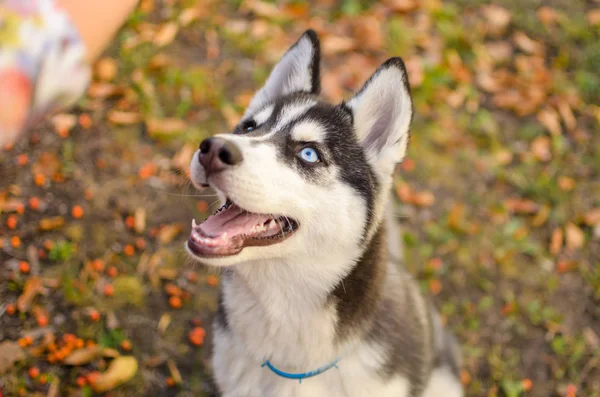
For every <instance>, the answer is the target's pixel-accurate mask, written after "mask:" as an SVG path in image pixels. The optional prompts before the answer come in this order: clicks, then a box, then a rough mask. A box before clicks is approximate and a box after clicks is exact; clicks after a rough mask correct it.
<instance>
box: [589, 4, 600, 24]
mask: <svg viewBox="0 0 600 397" xmlns="http://www.w3.org/2000/svg"><path fill="white" fill-rule="evenodd" d="M586 19H587V21H588V23H589V24H590V25H600V8H596V9H595V10H590V11H588V13H587V15H586Z"/></svg>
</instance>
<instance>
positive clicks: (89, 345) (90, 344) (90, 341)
mask: <svg viewBox="0 0 600 397" xmlns="http://www.w3.org/2000/svg"><path fill="white" fill-rule="evenodd" d="M85 345H86V346H87V347H91V346H96V342H94V341H93V340H91V339H90V340H87V341H85Z"/></svg>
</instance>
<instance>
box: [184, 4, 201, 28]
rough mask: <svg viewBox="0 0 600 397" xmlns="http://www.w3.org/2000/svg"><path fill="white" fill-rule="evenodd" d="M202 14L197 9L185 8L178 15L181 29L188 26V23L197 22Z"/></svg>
mask: <svg viewBox="0 0 600 397" xmlns="http://www.w3.org/2000/svg"><path fill="white" fill-rule="evenodd" d="M201 15H202V14H201V13H200V9H199V8H198V7H194V8H186V9H185V10H183V11H181V14H179V23H180V24H181V26H182V27H186V26H188V25H189V24H190V23H192V22H194V21H196V20H198V19H199V18H200V16H201Z"/></svg>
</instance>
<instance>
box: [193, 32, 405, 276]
mask: <svg viewBox="0 0 600 397" xmlns="http://www.w3.org/2000/svg"><path fill="white" fill-rule="evenodd" d="M319 88H320V76H319V40H318V38H317V35H316V33H315V32H313V31H307V32H306V33H304V35H302V37H301V38H300V39H299V40H298V41H297V42H296V44H294V45H293V46H292V47H291V48H290V49H289V50H288V51H287V52H286V53H285V55H284V56H283V58H282V59H281V61H280V62H279V63H278V64H277V65H276V66H275V68H274V69H273V71H272V72H271V75H270V76H269V78H268V79H267V82H266V83H265V85H264V87H263V88H262V89H261V90H260V91H259V92H258V93H257V94H256V95H255V97H254V98H253V99H252V101H251V103H250V105H249V106H248V109H247V110H246V113H245V114H244V116H243V117H242V120H241V121H240V123H239V124H238V126H237V127H236V128H235V130H234V131H233V132H231V133H227V134H219V135H216V136H214V137H212V138H208V139H206V140H204V141H203V142H202V143H201V145H200V148H199V150H198V151H197V152H196V153H195V154H194V156H193V158H192V162H191V178H192V182H193V183H194V185H195V186H197V187H198V188H203V187H207V186H211V187H213V188H214V189H215V190H216V191H217V192H218V193H219V195H220V196H221V197H222V199H223V202H224V205H223V207H221V209H219V210H218V211H217V213H215V214H214V215H212V216H210V217H208V218H207V219H206V220H205V221H204V222H203V223H201V224H200V225H196V224H195V221H194V222H193V225H192V233H191V236H190V239H189V240H188V251H189V252H190V254H191V255H192V256H194V257H197V258H198V259H200V260H201V261H202V262H203V263H205V264H207V265H214V266H229V265H236V264H240V263H244V262H250V261H256V260H266V259H286V258H291V259H293V258H315V259H317V260H327V259H329V258H340V257H342V258H349V259H350V258H355V257H356V255H357V254H359V253H360V251H361V250H362V249H364V246H365V244H366V242H368V241H369V239H370V238H371V236H372V234H373V233H374V231H375V229H376V227H377V225H378V224H379V223H380V222H381V220H382V217H383V212H384V205H385V202H386V198H387V196H388V191H389V188H390V186H391V183H392V174H393V171H394V168H395V165H396V164H397V163H398V162H400V161H401V160H402V159H403V157H404V155H405V152H406V146H407V143H408V132H409V126H410V122H411V118H412V103H411V98H410V91H409V86H408V80H407V75H406V69H405V67H404V64H403V62H402V60H401V59H400V58H391V59H389V60H388V61H387V62H385V63H384V64H383V65H381V66H380V67H379V68H378V69H377V71H375V73H374V74H373V76H372V77H371V78H370V79H369V80H368V81H367V82H366V83H365V85H364V86H363V87H362V89H361V90H360V91H359V92H358V93H357V94H356V95H355V96H354V97H353V98H352V99H350V100H349V101H347V102H343V103H341V104H338V105H331V104H328V103H325V102H322V101H320V100H319V99H318V97H317V94H318V93H319Z"/></svg>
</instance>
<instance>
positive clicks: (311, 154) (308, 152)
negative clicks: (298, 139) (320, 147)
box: [298, 146, 321, 163]
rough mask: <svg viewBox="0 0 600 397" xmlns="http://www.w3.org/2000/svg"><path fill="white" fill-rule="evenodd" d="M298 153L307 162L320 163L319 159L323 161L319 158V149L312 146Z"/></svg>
mask: <svg viewBox="0 0 600 397" xmlns="http://www.w3.org/2000/svg"><path fill="white" fill-rule="evenodd" d="M298 155H299V156H300V158H301V159H302V160H304V161H306V162H307V163H318V162H319V161H321V160H320V159H319V154H318V153H317V151H316V150H315V149H313V148H311V147H310V146H309V147H305V148H304V149H302V150H300V151H299V152H298Z"/></svg>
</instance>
